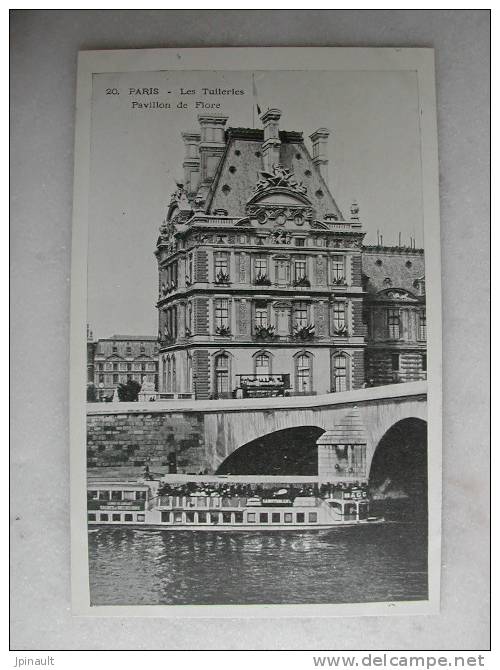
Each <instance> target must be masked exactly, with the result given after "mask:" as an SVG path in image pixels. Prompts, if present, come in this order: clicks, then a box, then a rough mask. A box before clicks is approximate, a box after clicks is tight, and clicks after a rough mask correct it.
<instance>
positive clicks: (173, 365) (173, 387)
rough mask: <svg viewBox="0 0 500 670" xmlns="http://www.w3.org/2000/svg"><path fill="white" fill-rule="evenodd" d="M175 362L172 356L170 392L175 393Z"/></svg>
mask: <svg viewBox="0 0 500 670" xmlns="http://www.w3.org/2000/svg"><path fill="white" fill-rule="evenodd" d="M175 366H176V362H175V356H172V391H173V392H174V393H175V392H176V391H177V371H176V369H175Z"/></svg>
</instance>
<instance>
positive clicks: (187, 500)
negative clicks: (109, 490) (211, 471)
mask: <svg viewBox="0 0 500 670" xmlns="http://www.w3.org/2000/svg"><path fill="white" fill-rule="evenodd" d="M150 503H151V504H150V507H149V509H155V508H162V509H179V508H182V509H184V508H194V509H221V508H228V507H231V508H234V507H246V505H247V498H246V497H240V496H227V497H225V496H172V495H159V496H156V497H155V498H152V499H151V501H150Z"/></svg>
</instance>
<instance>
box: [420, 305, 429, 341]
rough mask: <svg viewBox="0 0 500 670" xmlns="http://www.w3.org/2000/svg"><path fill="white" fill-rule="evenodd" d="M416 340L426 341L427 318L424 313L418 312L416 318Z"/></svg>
mask: <svg viewBox="0 0 500 670" xmlns="http://www.w3.org/2000/svg"><path fill="white" fill-rule="evenodd" d="M418 339H419V340H426V339H427V318H426V314H425V312H420V314H419V316H418Z"/></svg>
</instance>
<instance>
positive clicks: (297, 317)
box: [293, 302, 307, 328]
mask: <svg viewBox="0 0 500 670" xmlns="http://www.w3.org/2000/svg"><path fill="white" fill-rule="evenodd" d="M293 325H294V326H296V327H297V328H302V327H303V326H307V303H306V302H296V303H294V305H293Z"/></svg>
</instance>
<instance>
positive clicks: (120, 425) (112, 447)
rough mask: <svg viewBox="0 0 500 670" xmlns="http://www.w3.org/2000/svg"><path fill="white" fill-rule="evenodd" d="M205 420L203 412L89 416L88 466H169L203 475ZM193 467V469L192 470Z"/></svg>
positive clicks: (128, 412)
mask: <svg viewBox="0 0 500 670" xmlns="http://www.w3.org/2000/svg"><path fill="white" fill-rule="evenodd" d="M203 435H204V418H203V414H201V413H200V412H189V413H187V412H186V413H182V414H181V413H168V412H161V413H160V412H147V411H134V410H126V411H123V413H120V412H115V411H113V412H112V413H109V414H101V413H99V414H94V413H88V415H87V464H88V466H91V467H103V466H119V465H144V464H145V463H146V462H149V463H150V464H151V465H161V466H167V467H168V466H169V465H172V464H175V465H176V467H177V468H178V469H179V471H181V472H182V471H190V472H200V471H204V470H205V469H206V468H208V467H209V465H208V464H207V463H205V449H204V445H203ZM193 468H194V469H193Z"/></svg>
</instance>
